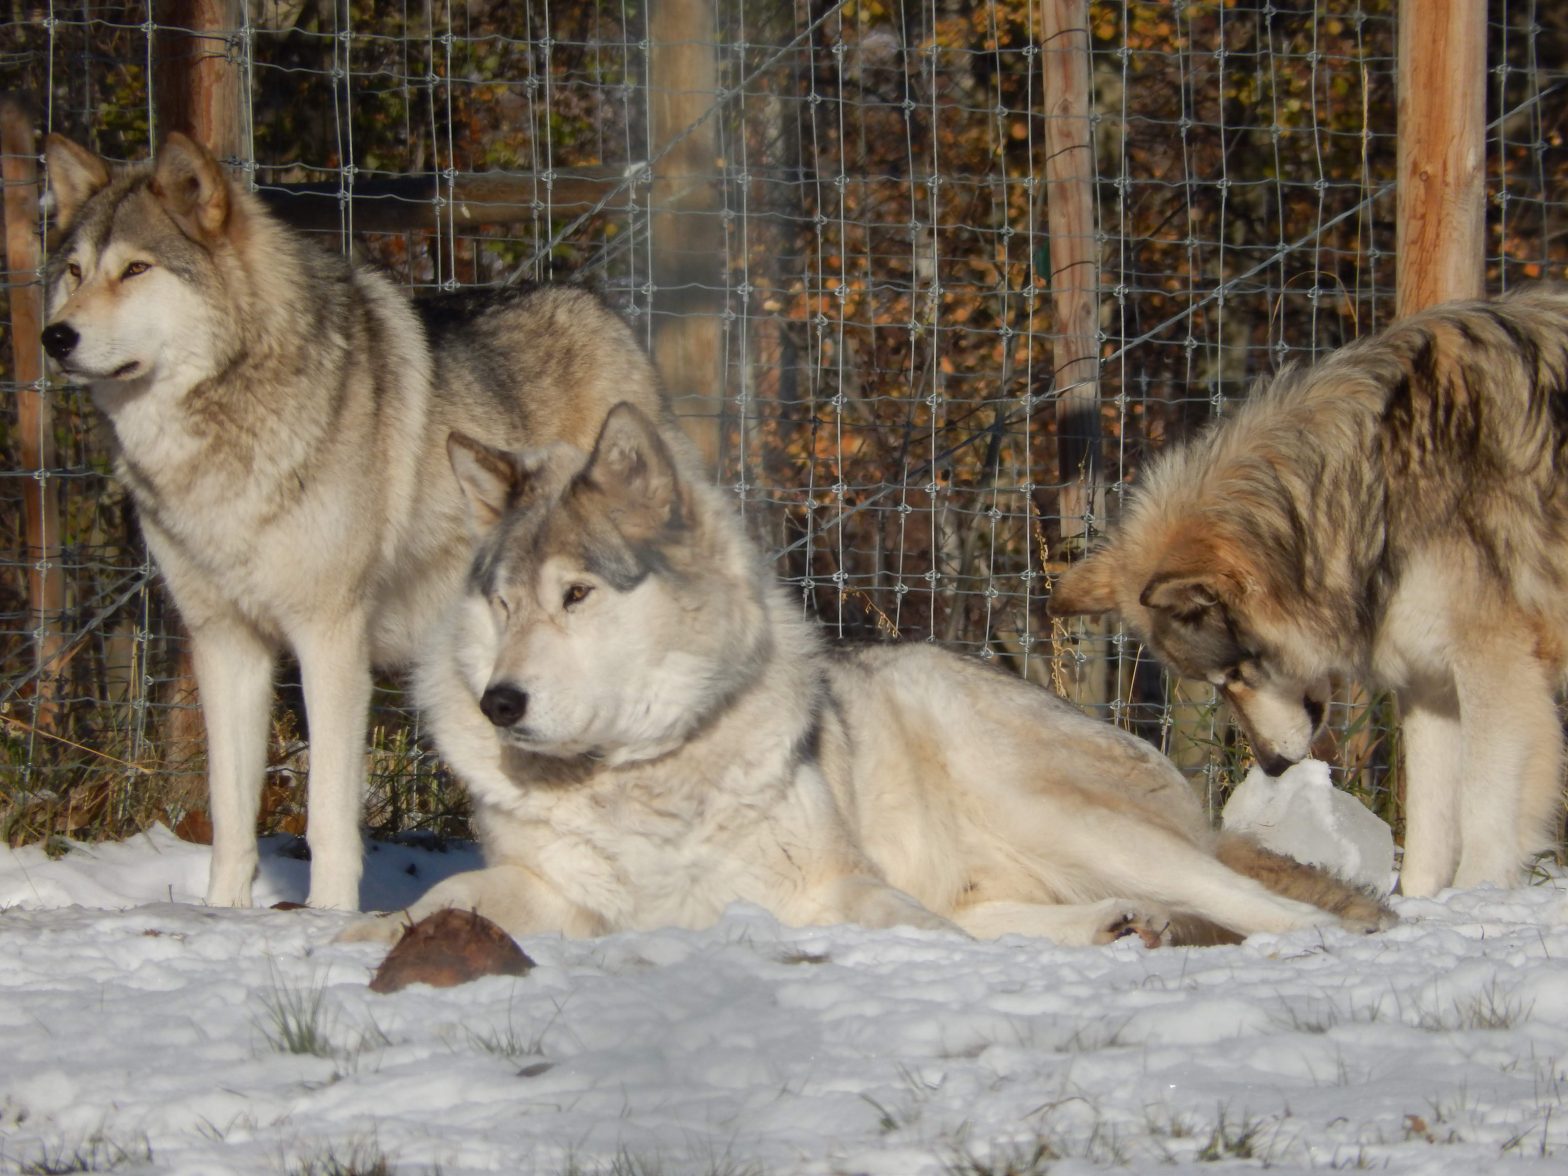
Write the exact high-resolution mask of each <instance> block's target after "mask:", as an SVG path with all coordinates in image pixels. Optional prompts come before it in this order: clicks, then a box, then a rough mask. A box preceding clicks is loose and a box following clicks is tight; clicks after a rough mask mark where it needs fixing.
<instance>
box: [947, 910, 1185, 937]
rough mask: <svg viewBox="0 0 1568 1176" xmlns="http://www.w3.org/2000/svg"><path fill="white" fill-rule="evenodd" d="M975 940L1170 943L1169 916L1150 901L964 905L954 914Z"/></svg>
mask: <svg viewBox="0 0 1568 1176" xmlns="http://www.w3.org/2000/svg"><path fill="white" fill-rule="evenodd" d="M953 921H954V922H955V923H957V924H958V926H959V928H960V929H961V930H963V931H967V932H968V933H969V934H970V935H973V936H974V937H975V938H976V939H996V938H998V937H999V936H1002V935H1036V936H1039V937H1041V938H1043V939H1049V940H1050V941H1051V942H1052V943H1055V944H1058V945H1060V946H1062V947H1094V946H1098V945H1100V944H1106V943H1112V942H1114V941H1115V940H1117V939H1123V938H1128V937H1132V936H1136V937H1137V938H1138V939H1141V940H1142V941H1143V943H1144V946H1146V947H1159V946H1162V945H1163V944H1167V943H1169V942H1171V916H1170V913H1169V912H1168V911H1166V910H1165V909H1164V908H1163V907H1160V906H1158V905H1155V904H1151V903H1144V902H1134V901H1132V900H1130V899H1120V898H1107V899H1104V900H1103V901H1101V902H1091V903H1061V904H1053V903H1039V902H1007V901H1004V900H996V901H991V902H980V903H976V904H975V905H973V906H969V907H963V908H961V909H959V910H958V911H957V912H955V913H954V915H953Z"/></svg>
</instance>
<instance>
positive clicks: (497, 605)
mask: <svg viewBox="0 0 1568 1176" xmlns="http://www.w3.org/2000/svg"><path fill="white" fill-rule="evenodd" d="M451 450H452V460H453V464H454V468H455V470H456V472H457V476H458V480H459V482H460V483H461V484H462V486H463V489H464V491H465V493H466V494H467V497H468V502H469V509H470V517H471V519H472V521H473V525H474V528H475V531H476V534H477V543H478V546H477V551H476V555H475V558H474V562H473V565H472V569H471V571H470V573H469V577H468V583H467V590H466V592H465V593H464V594H463V595H462V596H461V597H460V598H459V599H458V600H456V601H454V603H453V604H452V606H451V607H450V608H449V610H448V612H447V615H446V617H445V618H444V620H443V621H442V622H441V623H440V624H439V625H438V626H437V627H436V628H434V629H433V630H432V633H431V638H432V639H431V640H430V642H429V644H428V645H427V647H426V649H425V652H424V653H423V654H422V656H421V659H420V661H419V664H418V668H417V669H416V673H415V687H416V692H417V694H418V696H419V701H420V705H421V707H422V708H423V710H424V713H425V714H426V715H427V717H428V718H429V720H430V723H431V727H432V730H433V731H434V733H435V738H436V742H437V745H438V746H439V748H440V750H441V752H442V754H443V756H444V757H445V758H446V759H447V761H448V762H449V763H450V764H451V765H452V766H453V767H454V768H455V769H456V771H457V772H458V774H459V775H460V776H461V777H462V779H463V781H464V782H465V783H466V784H467V786H468V788H469V790H470V792H471V794H472V796H473V799H474V803H475V816H476V819H477V823H478V827H479V831H480V836H481V838H482V841H483V846H484V852H485V859H486V863H487V865H486V868H484V869H482V870H478V871H473V872H470V873H466V874H459V875H456V876H454V877H452V878H449V879H447V880H446V881H444V882H442V883H440V884H439V885H437V886H436V887H435V888H434V889H433V890H432V891H431V892H430V893H429V894H428V895H426V896H425V897H424V898H423V899H422V900H421V901H420V902H419V903H418V904H416V906H415V908H414V909H413V911H412V914H413V915H414V916H416V917H418V916H422V915H424V914H427V913H429V912H431V911H434V910H438V909H441V908H444V907H460V908H463V909H477V910H478V911H479V912H480V913H481V914H484V915H486V916H488V917H490V918H492V919H494V920H495V921H496V922H498V923H500V924H501V925H502V926H503V927H505V928H506V929H507V930H509V931H511V932H512V933H513V934H516V935H524V934H529V933H534V932H543V931H556V932H565V933H567V934H571V935H593V934H600V933H603V932H608V931H614V930H626V929H638V928H647V927H653V926H663V925H677V926H688V927H692V926H702V925H705V924H707V923H710V922H712V921H713V920H714V919H715V918H717V917H718V915H719V913H720V912H721V911H722V910H723V908H724V906H725V905H726V904H727V903H729V902H731V901H734V900H737V899H742V900H747V901H750V902H753V903H757V904H759V905H761V906H764V907H766V908H768V909H769V910H771V911H772V912H774V914H775V915H777V916H778V917H779V918H780V919H781V920H783V921H785V922H788V923H796V924H803V923H832V922H844V921H849V922H857V923H862V924H865V925H869V926H887V925H889V924H900V923H902V924H913V925H916V926H923V927H951V926H952V925H953V924H955V923H956V924H957V925H958V926H959V927H961V928H963V929H964V930H967V931H969V932H971V933H974V934H976V935H984V936H991V935H1000V934H1003V933H1007V932H1019V933H1024V934H1033V935H1044V936H1049V937H1050V938H1052V939H1055V940H1057V941H1059V942H1061V943H1066V944H1088V943H1098V942H1105V941H1107V940H1109V939H1111V938H1114V937H1116V936H1118V935H1124V934H1138V935H1141V936H1142V937H1143V938H1144V939H1145V941H1146V942H1150V943H1154V942H1159V941H1160V940H1161V939H1162V938H1163V937H1164V936H1165V935H1166V933H1167V924H1168V922H1169V918H1168V913H1167V912H1169V914H1174V915H1175V916H1176V923H1175V927H1176V930H1177V932H1178V934H1179V935H1181V936H1187V937H1194V938H1202V937H1204V936H1206V935H1208V936H1212V935H1213V934H1215V932H1216V930H1217V929H1216V928H1215V927H1214V926H1212V925H1213V924H1217V925H1218V927H1219V928H1223V929H1225V930H1226V931H1229V932H1233V933H1238V934H1247V933H1250V932H1255V931H1287V930H1291V929H1294V928H1302V927H1312V926H1318V925H1324V924H1334V923H1338V922H1343V923H1344V924H1345V925H1348V926H1351V927H1355V928H1358V929H1369V928H1371V927H1373V926H1377V925H1380V924H1381V922H1382V921H1383V920H1384V919H1385V918H1386V912H1385V911H1383V910H1382V908H1380V907H1379V906H1378V904H1377V903H1376V902H1374V901H1372V900H1370V899H1368V898H1366V897H1365V896H1362V895H1360V894H1357V893H1355V892H1353V891H1350V890H1348V889H1347V888H1346V887H1344V886H1343V885H1340V884H1338V883H1336V882H1335V881H1334V880H1332V879H1330V878H1328V877H1326V876H1325V875H1323V874H1321V873H1318V872H1316V871H1313V870H1310V869H1308V868H1307V867H1304V866H1300V865H1298V864H1297V863H1295V862H1292V861H1290V860H1289V859H1286V858H1280V857H1277V856H1274V855H1270V854H1268V853H1266V852H1265V851H1263V850H1261V849H1260V848H1258V847H1257V846H1256V845H1254V844H1252V843H1250V842H1247V841H1245V840H1244V839H1239V838H1233V839H1228V840H1225V841H1220V842H1218V843H1217V842H1216V840H1215V838H1214V836H1213V834H1212V833H1211V832H1210V831H1209V828H1208V824H1207V822H1206V820H1205V819H1204V816H1203V813H1202V811H1201V809H1200V807H1199V804H1198V801H1197V798H1196V796H1195V794H1194V793H1193V791H1192V790H1191V789H1190V788H1189V787H1188V785H1187V783H1186V781H1185V780H1183V779H1182V777H1181V775H1180V774H1179V773H1178V772H1177V771H1176V770H1175V769H1174V768H1173V767H1172V766H1171V765H1170V764H1169V762H1167V761H1166V760H1165V759H1163V758H1162V757H1161V756H1159V755H1158V754H1157V753H1156V752H1155V751H1154V749H1153V748H1151V747H1149V746H1148V745H1147V744H1145V743H1143V742H1141V741H1140V740H1138V739H1135V738H1134V737H1132V736H1131V735H1128V734H1126V733H1124V732H1121V731H1118V730H1116V729H1115V728H1113V727H1110V726H1107V725H1103V724H1100V723H1096V722H1094V721H1092V720H1091V719H1089V718H1087V717H1085V716H1084V715H1082V714H1080V713H1079V712H1077V711H1075V710H1073V709H1072V707H1070V706H1069V705H1068V704H1066V703H1064V702H1062V701H1061V700H1060V699H1058V698H1056V697H1055V696H1053V695H1052V694H1050V693H1049V692H1048V691H1046V690H1043V689H1041V688H1039V687H1036V686H1032V685H1030V684H1029V683H1027V682H1024V681H1023V680H1021V679H1019V678H1016V677H1014V676H1013V675H1011V674H1008V673H1005V672H1003V671H1000V670H995V669H991V668H988V667H986V666H983V665H981V664H979V663H977V662H974V661H970V660H969V659H966V658H963V657H959V656H957V655H955V654H951V653H946V652H943V651H941V650H939V649H936V648H934V647H931V646H926V645H893V646H875V647H865V648H860V649H858V650H853V651H847V652H829V651H828V650H826V649H825V648H824V647H823V645H822V643H821V639H820V637H819V635H818V633H817V630H816V628H815V626H814V625H813V624H811V623H810V622H809V621H808V620H806V619H805V618H803V617H802V616H801V614H800V606H799V604H798V603H791V601H790V600H789V599H788V598H787V597H786V595H785V593H784V592H783V590H782V589H781V588H779V587H778V586H777V585H776V583H775V582H774V581H773V579H772V577H771V576H770V574H769V573H768V571H767V569H766V568H765V567H764V566H763V562H762V559H761V556H760V555H759V553H758V552H757V551H756V550H755V549H754V548H753V547H752V545H751V544H750V542H749V541H748V540H747V538H746V537H745V535H744V533H743V531H742V528H741V523H740V520H739V518H738V516H737V515H736V514H735V512H734V511H732V510H731V509H730V508H729V506H728V504H726V503H724V502H723V501H721V500H720V498H719V496H718V493H717V492H716V491H714V490H713V489H711V488H710V487H708V486H707V485H705V484H699V483H696V482H693V481H691V480H690V479H688V478H686V477H685V476H683V474H682V473H681V463H680V462H679V461H677V460H676V459H675V458H673V457H672V455H671V452H670V449H669V448H668V447H667V446H666V444H665V442H664V441H663V440H662V439H661V437H660V436H659V434H658V431H657V429H656V428H655V426H654V424H653V422H652V421H650V420H649V418H648V417H647V416H646V415H644V414H643V413H642V412H640V411H639V410H638V409H637V408H635V407H633V406H631V405H623V406H621V407H618V408H616V409H614V410H613V411H612V412H611V413H610V416H609V418H608V420H607V421H606V423H605V426H604V430H603V432H602V433H601V434H600V436H599V438H598V441H597V444H596V445H595V446H594V449H593V452H592V455H591V456H589V457H588V458H587V460H586V462H585V460H584V457H583V454H582V453H581V452H580V451H577V450H574V449H571V448H569V447H565V446H558V447H556V448H555V449H553V450H549V451H543V452H534V453H532V454H522V455H519V454H510V453H505V452H501V451H499V450H496V449H494V448H491V447H488V446H484V445H481V444H479V443H477V442H474V441H472V440H469V439H467V438H464V437H461V436H456V437H454V438H453V441H452V444H451ZM1216 850H1217V851H1218V857H1216ZM1238 870H1241V871H1245V872H1247V873H1250V874H1252V875H1254V877H1256V878H1261V879H1263V880H1264V882H1266V883H1267V887H1266V886H1265V885H1263V884H1260V883H1259V882H1258V881H1255V880H1254V878H1253V877H1245V876H1243V874H1242V873H1238V872H1236V871H1238ZM1273 891H1278V892H1279V893H1274V892H1273ZM1282 895H1287V896H1293V897H1283V896H1282ZM1302 900H1308V901H1302ZM1313 902H1317V903H1320V904H1322V906H1319V905H1311V904H1312V903H1313ZM1324 907H1327V908H1328V909H1327V910H1325V909H1323V908H1324ZM1330 911H1332V912H1334V913H1330ZM396 929H397V923H396V922H395V921H393V920H385V921H383V922H382V923H380V924H374V923H366V924H360V925H358V926H356V927H355V928H354V929H352V930H351V932H350V935H351V936H354V937H360V936H369V937H376V936H378V935H385V934H388V933H389V932H395V931H396Z"/></svg>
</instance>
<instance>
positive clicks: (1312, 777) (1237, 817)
mask: <svg viewBox="0 0 1568 1176" xmlns="http://www.w3.org/2000/svg"><path fill="white" fill-rule="evenodd" d="M1220 823H1221V825H1222V826H1223V827H1224V828H1225V829H1226V830H1228V831H1230V832H1233V833H1246V834H1249V835H1250V836H1252V837H1253V838H1254V839H1256V840H1257V841H1258V842H1259V843H1261V844H1262V845H1263V847H1264V848H1266V849H1272V850H1273V851H1274V852H1275V853H1283V854H1288V855H1289V856H1291V857H1293V858H1295V859H1296V860H1297V861H1300V862H1309V863H1311V864H1312V865H1315V866H1321V867H1322V868H1323V869H1325V870H1328V871H1330V872H1332V873H1334V874H1337V875H1338V876H1339V877H1341V878H1343V879H1345V880H1346V881H1347V882H1350V883H1353V884H1354V885H1356V886H1362V887H1365V888H1367V889H1369V890H1372V891H1374V892H1375V893H1377V894H1379V895H1384V894H1387V893H1388V892H1389V891H1390V890H1392V889H1393V885H1394V835H1393V832H1392V831H1391V830H1390V829H1389V827H1388V825H1387V824H1386V823H1385V822H1384V821H1383V820H1382V819H1381V818H1379V817H1378V816H1377V814H1376V813H1373V812H1372V811H1371V810H1370V809H1368V808H1367V807H1366V805H1364V804H1362V803H1361V802H1360V801H1359V800H1357V799H1356V798H1355V797H1353V796H1351V795H1350V794H1349V793H1346V792H1341V791H1340V790H1339V789H1338V788H1335V787H1334V782H1333V780H1332V779H1331V778H1330V776H1329V770H1328V765H1327V764H1325V763H1323V762H1322V761H1321V760H1303V761H1302V762H1301V763H1299V764H1294V765H1292V766H1291V767H1290V768H1288V769H1286V771H1285V772H1284V773H1283V774H1282V775H1280V776H1278V777H1270V776H1267V775H1265V774H1264V772H1263V769H1262V768H1259V767H1256V766H1254V767H1253V769H1252V771H1250V772H1248V773H1247V778H1246V779H1245V780H1243V781H1242V782H1241V785H1240V786H1239V787H1238V788H1237V789H1236V791H1235V792H1233V793H1232V794H1231V798H1230V800H1229V801H1228V802H1227V803H1226V805H1225V810H1224V812H1223V813H1221V814H1220Z"/></svg>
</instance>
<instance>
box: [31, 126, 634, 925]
mask: <svg viewBox="0 0 1568 1176" xmlns="http://www.w3.org/2000/svg"><path fill="white" fill-rule="evenodd" d="M46 153H47V159H48V164H49V183H50V189H51V192H52V194H53V200H54V215H55V221H56V225H57V227H58V229H59V230H60V231H61V233H62V239H61V240H60V241H59V243H58V246H57V248H56V249H55V250H54V252H53V253H52V256H51V257H50V260H49V266H48V272H47V282H48V308H49V310H48V323H47V326H46V328H45V330H44V333H43V340H44V347H45V349H46V350H47V351H48V353H49V355H50V356H51V357H52V358H53V359H54V361H55V363H56V364H58V365H59V368H60V370H61V371H62V372H63V373H64V374H65V375H66V376H67V377H68V378H70V379H72V380H74V381H76V382H79V383H82V384H85V385H87V386H88V387H89V388H90V389H91V390H92V394H93V399H94V401H95V403H96V404H97V405H98V407H99V408H100V409H101V410H102V411H103V412H104V413H105V414H106V415H107V416H108V418H109V420H110V422H111V423H112V424H113V426H114V432H115V436H116V438H117V440H118V445H119V453H118V472H119V476H120V478H121V479H122V480H123V482H124V483H125V484H126V486H128V487H129V489H130V492H131V495H132V497H133V499H134V500H135V503H136V506H137V511H138V514H139V516H140V519H141V524H142V529H143V531H144V533H145V535H146V537H147V543H148V546H149V547H150V548H151V550H152V553H153V556H154V557H155V559H156V560H157V563H158V567H159V569H160V571H161V572H162V573H163V576H164V578H165V579H166V580H167V582H168V585H169V588H170V590H171V591H172V593H173V595H174V600H175V603H176V604H177V605H178V607H179V610H180V614H181V616H182V617H183V618H184V620H185V623H186V624H187V626H188V627H189V629H190V633H191V639H192V649H193V656H194V662H195V668H196V679H197V684H198V687H199V689H200V692H201V702H202V710H203V714H204V718H205V721H206V726H207V749H208V762H209V782H210V787H211V803H212V819H213V855H212V874H211V877H210V880H209V883H208V890H207V899H208V901H209V902H212V903H214V904H221V905H238V906H244V905H248V904H249V902H250V895H251V878H252V875H253V873H254V871H255V868H256V862H257V854H256V830H255V823H256V811H257V804H258V798H259V795H260V787H261V782H262V776H263V772H264V769H265V755H266V745H267V732H268V716H269V712H270V700H271V693H272V674H273V669H274V662H275V659H276V657H277V655H278V654H279V652H280V651H283V650H288V651H291V652H292V653H293V654H294V655H295V656H296V657H297V658H298V659H299V664H300V671H301V675H302V679H303V684H304V692H305V708H306V717H307V720H308V722H309V728H310V731H309V733H310V741H311V772H310V802H309V843H310V848H311V859H312V860H311V880H310V903H311V905H313V906H323V907H338V908H345V909H351V910H352V909H357V908H358V905H359V877H360V869H361V862H360V855H361V849H360V841H359V831H358V830H359V820H360V802H361V792H362V781H363V776H364V753H365V734H366V722H367V711H368V707H369V703H370V690H371V676H370V669H371V666H372V665H373V664H374V665H378V666H392V665H396V664H398V663H401V662H404V661H406V660H407V659H408V657H409V655H410V653H411V651H412V650H413V648H414V645H415V642H416V639H417V638H418V636H419V634H420V632H421V630H422V629H423V627H424V626H425V624H426V623H427V618H429V617H430V616H431V615H432V614H434V613H436V612H438V611H439V610H440V608H441V606H442V604H443V602H444V601H445V599H446V598H447V597H448V596H449V595H451V594H452V593H453V592H455V591H456V590H457V588H458V586H459V584H460V583H461V579H462V568H463V565H464V563H465V561H466V556H467V551H468V546H469V543H468V537H467V531H466V527H465V526H464V523H463V505H462V498H461V496H460V494H459V491H458V487H457V483H456V482H455V481H454V479H453V477H452V474H451V469H450V466H449V464H448V461H447V458H446V450H445V445H446V437H447V434H448V433H449V432H450V431H451V430H452V429H454V428H457V429H463V430H466V431H469V432H472V433H474V434H476V435H478V436H482V437H488V438H492V439H494V440H495V441H497V442H499V443H503V444H510V445H519V444H537V443H540V442H548V441H555V440H562V441H570V442H575V443H576V444H579V445H588V444H591V443H592V441H593V439H594V437H595V435H596V434H597V432H598V429H599V425H600V423H601V421H602V420H603V418H604V414H605V412H606V411H607V410H608V409H609V407H610V406H611V404H613V403H615V402H616V401H619V400H625V399H628V398H630V399H633V400H635V401H637V402H638V403H639V404H641V405H642V406H643V407H644V408H646V409H647V410H648V411H649V412H652V413H659V412H661V411H662V409H661V406H660V395H659V392H658V388H657V381H656V379H655V377H654V374H653V371H652V369H651V366H650V365H649V363H648V361H647V359H646V357H645V356H644V355H643V353H642V352H641V351H640V350H639V348H638V347H637V345H636V343H635V341H634V339H633V338H632V336H631V333H630V331H629V330H628V328H627V327H626V326H625V325H624V324H623V323H622V322H621V321H620V320H619V319H617V318H616V317H615V315H613V314H612V313H611V312H610V311H609V310H607V309H606V308H604V307H603V306H602V305H600V303H599V302H598V301H597V300H595V299H594V298H593V297H591V296H590V295H588V294H587V293H585V292H583V291H580V290H574V289H566V288H547V289H539V290H534V291H531V292H514V291H506V292H500V293H498V294H496V295H494V296H493V297H490V298H480V297H473V296H470V297H461V296H458V297H453V298H450V299H444V300H435V301H432V302H430V303H428V304H425V305H421V306H418V307H416V306H414V305H413V304H411V303H410V302H409V300H408V299H407V298H406V297H405V296H404V295H403V294H402V293H401V292H400V291H399V290H398V289H397V288H396V287H394V286H393V285H392V283H391V282H390V281H389V280H388V279H387V278H385V277H383V276H381V275H380V274H378V273H376V272H374V271H372V270H370V269H366V268H363V267H360V266H356V265H353V264H351V263H350V262H349V261H347V260H346V259H345V258H343V257H340V256H337V255H335V254H330V253H328V252H326V251H325V250H322V249H319V248H317V247H316V246H315V245H314V244H313V243H311V242H310V241H308V240H307V239H306V238H304V237H302V236H301V235H299V234H297V233H295V232H292V231H291V230H289V229H288V228H286V227H285V226H283V225H282V224H280V223H279V222H278V221H277V220H275V219H274V218H273V217H272V216H270V215H269V214H268V213H267V211H266V210H265V209H264V208H263V206H262V205H261V203H260V202H259V201H258V200H257V199H256V198H255V197H254V196H252V195H251V194H249V193H247V192H245V191H244V190H242V189H240V188H237V187H235V186H234V185H232V184H231V183H230V182H229V180H228V178H227V176H226V175H225V174H224V171H223V169H222V168H221V167H220V166H219V164H218V162H217V161H216V160H215V159H214V158H213V156H212V155H211V153H210V152H208V151H207V150H206V149H205V148H203V147H201V146H199V145H198V144H196V143H194V142H192V141H191V140H189V139H187V138H185V137H183V136H181V135H171V136H170V137H169V139H168V140H167V141H166V142H165V143H164V144H163V147H162V149H161V150H160V151H159V152H158V155H157V158H156V161H155V162H154V163H153V164H152V165H150V166H142V167H137V168H132V169H128V170H125V171H121V172H118V173H116V172H114V171H111V169H110V168H109V167H108V166H107V165H106V163H105V162H104V161H103V160H102V159H100V158H98V157H97V156H96V155H93V154H92V153H90V152H88V151H87V150H85V149H84V148H82V147H80V146H78V145H76V144H75V143H72V142H70V141H69V140H67V139H63V138H61V137H59V136H51V137H50V138H49V140H48V143H47V149H46Z"/></svg>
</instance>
